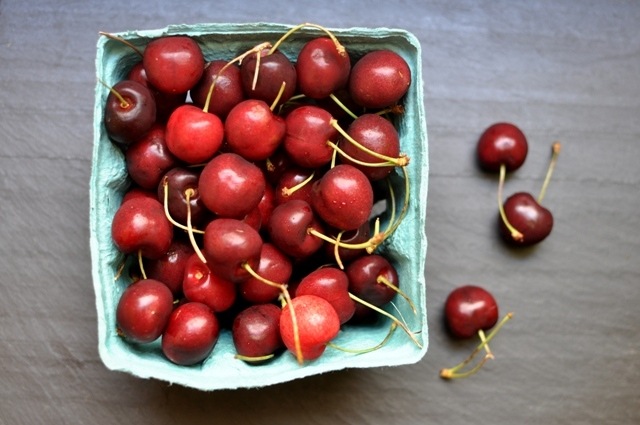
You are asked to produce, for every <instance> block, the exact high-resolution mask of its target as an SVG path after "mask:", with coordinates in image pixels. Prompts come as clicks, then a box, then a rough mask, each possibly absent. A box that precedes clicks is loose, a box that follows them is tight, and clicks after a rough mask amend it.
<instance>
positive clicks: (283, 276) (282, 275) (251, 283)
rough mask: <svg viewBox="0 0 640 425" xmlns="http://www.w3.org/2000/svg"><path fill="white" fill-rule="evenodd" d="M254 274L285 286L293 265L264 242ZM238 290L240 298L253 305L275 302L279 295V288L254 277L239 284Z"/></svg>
mask: <svg viewBox="0 0 640 425" xmlns="http://www.w3.org/2000/svg"><path fill="white" fill-rule="evenodd" d="M256 272H257V273H258V275H259V276H261V277H263V278H265V279H268V280H270V281H271V282H276V283H280V284H283V285H286V284H287V283H289V279H290V278H291V273H292V272H293V265H292V263H291V260H290V259H289V257H288V256H286V255H285V254H284V253H283V252H282V251H280V250H279V249H278V248H277V247H276V246H275V245H273V244H272V243H268V242H266V243H264V244H262V249H261V250H260V263H259V265H258V269H257V270H256ZM238 290H239V293H240V295H241V296H242V298H244V299H245V300H247V301H249V302H251V303H254V304H262V303H268V302H272V301H275V300H276V299H277V298H278V296H279V295H280V293H281V291H280V288H278V287H275V286H271V285H267V284H266V283H264V282H263V281H261V280H259V279H256V278H255V277H250V278H248V279H247V280H244V281H242V282H240V283H239V284H238Z"/></svg>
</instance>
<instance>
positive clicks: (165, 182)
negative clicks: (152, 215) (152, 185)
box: [162, 177, 204, 234]
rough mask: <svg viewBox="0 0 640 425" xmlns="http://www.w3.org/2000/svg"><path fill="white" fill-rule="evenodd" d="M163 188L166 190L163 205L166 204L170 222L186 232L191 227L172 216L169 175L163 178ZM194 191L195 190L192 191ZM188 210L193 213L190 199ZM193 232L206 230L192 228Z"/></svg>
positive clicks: (166, 214) (165, 213) (165, 212)
mask: <svg viewBox="0 0 640 425" xmlns="http://www.w3.org/2000/svg"><path fill="white" fill-rule="evenodd" d="M162 189H163V191H164V200H163V206H164V215H165V216H166V217H167V220H169V222H170V223H171V224H173V225H174V226H176V227H177V228H179V229H182V230H184V231H186V232H188V231H189V228H188V227H187V226H185V225H184V224H180V223H178V222H177V221H176V220H175V219H174V218H173V217H172V216H171V213H170V212H169V179H168V178H167V177H165V178H164V179H163V180H162ZM191 193H193V192H191ZM186 194H187V192H185V195H186ZM187 211H188V212H189V213H188V214H189V215H191V213H190V211H191V208H190V206H189V201H187ZM191 232H193V233H199V234H203V233H204V231H203V230H198V229H194V228H191Z"/></svg>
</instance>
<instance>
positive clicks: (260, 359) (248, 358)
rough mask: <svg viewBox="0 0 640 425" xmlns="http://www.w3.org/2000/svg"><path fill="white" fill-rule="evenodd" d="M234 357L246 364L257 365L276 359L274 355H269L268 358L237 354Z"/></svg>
mask: <svg viewBox="0 0 640 425" xmlns="http://www.w3.org/2000/svg"><path fill="white" fill-rule="evenodd" d="M233 357H234V358H236V359H238V360H242V361H244V362H248V363H257V362H263V361H265V360H269V359H272V358H273V357H274V354H267V355H266V356H243V355H242V354H236V355H235V356H233Z"/></svg>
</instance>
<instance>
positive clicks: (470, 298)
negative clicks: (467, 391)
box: [440, 285, 513, 379]
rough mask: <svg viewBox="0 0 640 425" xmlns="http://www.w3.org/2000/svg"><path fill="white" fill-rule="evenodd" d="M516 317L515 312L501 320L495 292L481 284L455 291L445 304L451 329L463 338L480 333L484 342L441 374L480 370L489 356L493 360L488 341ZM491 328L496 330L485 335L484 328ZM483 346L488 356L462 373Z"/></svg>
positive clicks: (459, 375)
mask: <svg viewBox="0 0 640 425" xmlns="http://www.w3.org/2000/svg"><path fill="white" fill-rule="evenodd" d="M512 316H513V313H508V314H507V315H506V316H505V317H504V318H503V319H502V320H501V321H500V323H498V304H497V302H496V300H495V298H494V297H493V295H491V293H490V292H489V291H487V290H486V289H484V288H482V287H480V286H476V285H464V286H459V287H457V288H455V289H454V290H453V291H451V292H450V293H449V295H448V296H447V299H446V301H445V305H444V318H445V322H446V324H447V328H448V330H449V331H450V332H451V334H452V335H453V336H454V337H456V338H463V339H466V338H471V337H472V336H473V335H476V334H477V335H478V336H479V337H480V339H481V341H482V343H481V344H480V345H478V346H477V347H476V348H475V350H474V351H473V352H472V353H471V355H470V356H469V357H467V359H465V360H464V361H462V362H461V363H459V364H457V365H456V366H454V367H452V368H447V369H442V370H441V371H440V377H442V378H444V379H454V378H465V377H468V376H470V375H473V374H474V373H476V372H477V371H478V370H480V368H482V366H483V365H484V364H485V363H486V362H487V361H488V360H489V359H493V358H494V356H493V353H492V352H491V350H490V348H489V345H488V343H489V341H491V339H493V337H494V336H495V335H496V334H497V332H498V331H499V330H500V329H501V328H502V326H503V325H504V324H505V323H506V322H507V321H508V320H509V319H510V318H511V317H512ZM496 323H498V324H497V326H496ZM492 328H493V329H492ZM489 329H492V330H491V332H490V333H489V334H488V335H486V336H485V333H484V331H486V330H489ZM482 349H484V350H486V352H487V353H486V355H485V356H484V358H483V359H482V360H481V361H480V362H478V363H477V364H476V365H475V366H474V367H472V368H471V369H469V370H467V371H464V372H461V370H462V369H463V368H465V367H466V366H467V365H468V364H469V363H470V362H471V361H472V360H473V358H474V357H475V356H476V355H477V354H478V353H479V352H480V351H481V350H482Z"/></svg>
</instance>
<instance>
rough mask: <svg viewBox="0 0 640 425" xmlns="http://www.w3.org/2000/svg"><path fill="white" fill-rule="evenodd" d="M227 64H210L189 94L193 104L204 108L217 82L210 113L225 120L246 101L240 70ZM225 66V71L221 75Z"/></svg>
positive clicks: (219, 61)
mask: <svg viewBox="0 0 640 425" xmlns="http://www.w3.org/2000/svg"><path fill="white" fill-rule="evenodd" d="M227 63H228V62H227V61H224V60H214V61H211V62H208V63H207V64H206V65H205V68H204V73H203V74H202V77H201V78H200V81H198V84H196V85H195V86H194V87H193V88H192V89H191V91H190V92H189V93H190V95H191V99H192V100H193V103H194V104H195V105H196V106H199V107H201V108H204V105H205V103H206V101H207V96H208V95H209V90H210V88H211V84H212V83H213V82H214V81H215V84H214V86H213V92H212V93H211V99H210V101H209V109H208V111H209V112H211V113H212V114H216V115H217V116H219V117H220V118H221V119H223V120H224V118H225V117H226V116H227V114H228V113H229V111H230V110H231V108H233V107H234V106H236V105H237V104H238V103H240V102H242V101H243V100H244V99H245V96H244V92H243V90H242V79H241V78H240V68H239V67H238V66H237V65H235V64H232V65H229V66H227ZM225 66H227V67H226V68H225V70H224V71H222V73H220V71H221V70H222V68H224V67H225Z"/></svg>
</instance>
